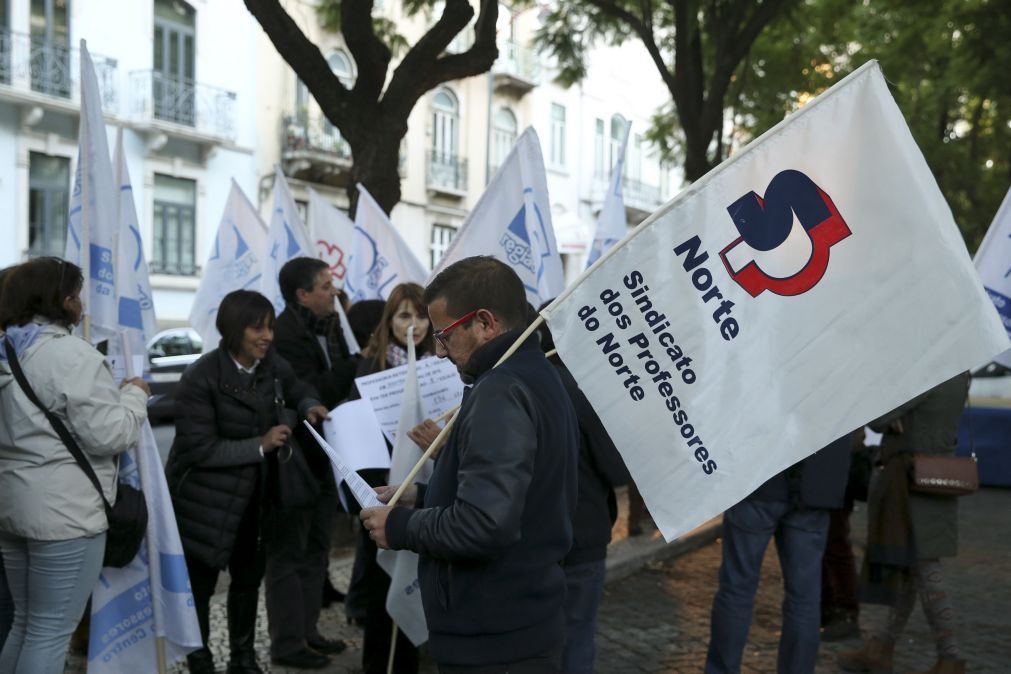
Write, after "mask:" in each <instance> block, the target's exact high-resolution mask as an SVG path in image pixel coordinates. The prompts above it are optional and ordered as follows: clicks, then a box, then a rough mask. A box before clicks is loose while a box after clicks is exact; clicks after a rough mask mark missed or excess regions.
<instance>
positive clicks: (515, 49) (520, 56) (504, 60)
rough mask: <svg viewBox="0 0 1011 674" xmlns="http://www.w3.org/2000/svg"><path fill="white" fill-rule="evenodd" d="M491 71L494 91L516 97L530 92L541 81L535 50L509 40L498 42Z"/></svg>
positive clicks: (538, 61) (539, 63) (539, 64)
mask: <svg viewBox="0 0 1011 674" xmlns="http://www.w3.org/2000/svg"><path fill="white" fill-rule="evenodd" d="M491 72H492V77H493V78H494V85H495V91H499V92H503V93H509V94H512V95H514V96H516V97H517V98H520V97H522V96H523V95H525V94H527V93H530V91H532V90H533V88H534V87H536V86H537V85H538V84H540V82H541V62H540V60H539V59H538V57H537V52H535V51H534V50H533V49H529V48H527V47H522V46H520V45H518V44H516V43H515V42H511V41H503V42H501V43H499V46H498V59H496V61H495V63H494V65H492V67H491Z"/></svg>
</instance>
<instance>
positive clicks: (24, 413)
mask: <svg viewBox="0 0 1011 674" xmlns="http://www.w3.org/2000/svg"><path fill="white" fill-rule="evenodd" d="M83 283H84V278H83V275H82V272H81V269H80V267H77V266H76V265H74V264H71V263H69V262H65V261H63V260H60V259H58V258H54V257H47V258H39V259H36V260H31V261H30V262H25V263H24V264H22V265H20V266H18V267H17V268H15V269H14V270H13V271H12V272H10V276H9V277H8V278H7V279H6V281H5V283H4V288H5V290H4V297H3V303H2V304H0V329H2V330H4V331H5V332H4V334H3V339H2V340H0V419H2V420H3V422H2V423H0V551H2V554H3V566H4V571H5V575H6V577H7V583H8V585H9V588H10V593H11V596H12V597H13V600H14V622H13V625H12V626H11V630H10V633H9V634H8V635H7V640H6V642H5V643H4V647H3V653H2V654H0V672H4V673H7V672H31V673H32V674H36V673H38V674H54V673H56V672H62V671H63V664H64V657H65V655H66V650H67V643H68V642H69V641H70V634H71V632H73V630H74V627H75V626H76V625H77V622H78V621H79V620H80V619H81V614H82V613H83V612H84V606H85V603H86V602H87V601H88V597H89V595H91V591H92V589H93V588H94V587H95V584H96V583H97V582H98V577H99V573H100V572H101V570H102V561H103V558H104V555H105V539H106V531H107V530H108V528H109V524H108V520H107V518H106V513H105V508H104V506H103V503H102V498H101V496H100V495H99V493H98V490H97V489H96V488H95V485H94V484H93V483H92V482H91V481H90V480H89V479H88V477H86V476H85V473H84V471H83V470H82V469H81V466H80V465H78V463H77V461H76V460H75V459H74V456H73V455H72V454H71V453H70V450H69V449H68V448H67V446H66V445H65V444H64V443H63V441H62V440H60V436H59V435H58V434H57V432H56V430H55V429H54V428H53V426H52V424H50V422H49V420H48V419H47V418H46V416H45V415H44V414H43V412H42V410H41V409H39V408H38V407H36V405H35V404H34V403H33V402H32V400H31V398H30V397H29V395H28V393H27V391H26V390H24V389H23V388H22V386H21V385H20V383H19V382H18V381H17V380H16V379H15V376H14V372H15V371H16V367H15V363H17V364H19V365H20V368H21V371H22V372H23V374H24V379H25V380H26V382H27V384H28V387H30V389H31V390H32V391H34V393H33V395H34V396H36V397H37V399H38V401H39V402H40V403H41V404H42V405H43V406H45V408H46V409H48V410H49V411H50V412H52V413H53V414H55V415H56V416H57V417H58V418H59V419H60V420H62V421H63V422H64V424H65V425H66V426H67V427H68V429H69V430H70V432H71V433H72V434H73V436H74V438H75V439H76V440H77V444H78V445H79V446H80V448H81V450H82V452H83V453H84V455H85V458H86V459H87V461H88V462H89V463H90V464H91V466H92V468H93V469H94V472H95V475H96V476H97V478H98V481H99V483H100V485H101V487H102V491H103V492H104V494H105V498H106V499H107V500H108V501H109V502H115V500H116V493H117V492H116V488H117V484H118V483H117V480H116V477H117V472H118V465H119V464H118V455H119V454H121V453H122V452H125V451H126V450H128V449H129V448H130V447H131V446H132V445H134V444H136V443H137V440H138V438H139V437H140V431H141V427H142V426H143V424H144V420H145V419H146V418H147V398H148V395H149V390H148V387H147V384H145V383H144V382H143V381H142V380H140V379H130V380H129V381H126V382H123V384H122V385H117V383H116V382H115V381H114V380H113V377H112V373H111V371H110V370H109V367H108V365H106V362H105V359H104V358H103V357H102V354H100V353H99V352H98V351H97V350H95V348H94V347H92V346H91V344H89V343H88V342H86V341H84V340H83V339H80V338H79V337H76V336H74V335H72V334H70V330H71V328H73V326H74V325H77V324H78V323H79V322H80V321H81V315H82V313H83V305H82V303H81V289H82V286H83ZM8 346H9V347H10V348H11V356H10V357H8V354H7V349H6V347H8Z"/></svg>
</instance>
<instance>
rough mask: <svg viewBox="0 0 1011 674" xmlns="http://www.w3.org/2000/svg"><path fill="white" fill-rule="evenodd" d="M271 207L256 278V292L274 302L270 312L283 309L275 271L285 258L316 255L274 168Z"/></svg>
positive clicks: (307, 232)
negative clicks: (259, 274)
mask: <svg viewBox="0 0 1011 674" xmlns="http://www.w3.org/2000/svg"><path fill="white" fill-rule="evenodd" d="M272 201H273V207H272V208H271V212H270V228H269V230H268V231H267V249H266V254H265V255H264V256H263V276H262V277H260V292H262V293H263V294H264V295H266V296H267V299H269V300H270V301H271V302H272V303H273V304H274V311H276V312H277V313H278V314H280V313H281V312H282V311H284V298H283V297H281V286H280V285H278V282H277V274H278V272H280V271H281V267H283V266H284V263H285V262H287V261H288V260H290V259H292V258H296V257H316V254H315V251H316V247H315V246H313V245H312V241H311V240H310V237H309V230H308V228H306V226H305V224H304V223H303V222H302V218H301V217H300V216H299V214H298V208H297V207H296V206H295V199H294V198H292V196H291V190H290V189H288V181H287V180H285V179H284V173H282V172H281V168H280V167H278V168H277V170H276V171H275V172H274V196H273V200H272Z"/></svg>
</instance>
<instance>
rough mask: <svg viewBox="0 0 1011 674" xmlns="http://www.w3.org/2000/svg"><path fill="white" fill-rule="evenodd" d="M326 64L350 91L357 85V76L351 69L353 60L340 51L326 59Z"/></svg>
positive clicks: (333, 52)
mask: <svg viewBox="0 0 1011 674" xmlns="http://www.w3.org/2000/svg"><path fill="white" fill-rule="evenodd" d="M326 62H327V64H328V65H329V66H330V71H331V72H332V73H333V74H334V75H336V76H337V79H339V80H340V81H341V84H343V85H344V86H345V87H347V88H348V89H350V88H351V87H353V86H354V85H355V74H354V70H352V68H351V59H350V58H348V55H347V54H345V53H344V52H343V51H341V50H340V49H336V50H334V51H332V52H330V55H329V56H327V57H326Z"/></svg>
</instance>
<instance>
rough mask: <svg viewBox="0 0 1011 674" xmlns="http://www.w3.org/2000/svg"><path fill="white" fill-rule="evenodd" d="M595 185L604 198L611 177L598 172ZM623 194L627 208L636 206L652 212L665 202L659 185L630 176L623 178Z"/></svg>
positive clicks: (601, 197)
mask: <svg viewBox="0 0 1011 674" xmlns="http://www.w3.org/2000/svg"><path fill="white" fill-rule="evenodd" d="M593 185H594V191H595V192H596V193H597V194H598V195H600V197H599V199H603V195H604V194H607V190H608V189H610V186H611V178H610V176H605V175H601V174H599V173H597V174H595V175H594V176H593ZM621 196H622V201H624V202H625V207H626V208H635V209H637V210H640V211H645V212H648V213H652V212H653V211H655V210H656V209H657V208H659V207H660V206H662V205H663V203H664V198H663V195H662V194H661V192H660V186H659V185H652V184H650V183H647V182H643V181H642V180H636V179H634V178H629V177H628V176H622V178H621Z"/></svg>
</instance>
